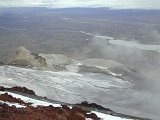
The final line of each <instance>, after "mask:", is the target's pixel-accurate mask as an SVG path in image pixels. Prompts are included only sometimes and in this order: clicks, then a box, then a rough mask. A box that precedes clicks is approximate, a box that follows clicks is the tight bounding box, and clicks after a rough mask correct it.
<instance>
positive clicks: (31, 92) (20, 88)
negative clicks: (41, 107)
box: [6, 86, 36, 95]
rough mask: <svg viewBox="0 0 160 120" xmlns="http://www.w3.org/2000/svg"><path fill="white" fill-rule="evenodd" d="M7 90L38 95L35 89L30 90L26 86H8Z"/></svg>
mask: <svg viewBox="0 0 160 120" xmlns="http://www.w3.org/2000/svg"><path fill="white" fill-rule="evenodd" d="M6 90H10V91H14V92H21V93H25V94H30V95H36V94H35V92H34V91H33V90H29V89H27V88H26V87H19V86H16V87H12V88H6Z"/></svg>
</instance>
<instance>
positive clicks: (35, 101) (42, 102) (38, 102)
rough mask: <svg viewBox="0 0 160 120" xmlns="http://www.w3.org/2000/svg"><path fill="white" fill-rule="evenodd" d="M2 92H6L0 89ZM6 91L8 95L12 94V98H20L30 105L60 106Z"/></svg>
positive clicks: (0, 92)
mask: <svg viewBox="0 0 160 120" xmlns="http://www.w3.org/2000/svg"><path fill="white" fill-rule="evenodd" d="M4 93H6V92H2V91H0V94H4ZM7 93H8V94H9V95H11V96H13V97H14V98H20V99H21V100H22V101H24V102H25V103H32V106H34V107H37V106H49V105H52V106H54V107H61V105H60V104H52V103H49V102H45V101H40V100H36V99H32V98H29V97H25V96H23V95H18V94H15V93H11V92H7Z"/></svg>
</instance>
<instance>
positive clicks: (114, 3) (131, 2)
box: [0, 0, 160, 9]
mask: <svg viewBox="0 0 160 120" xmlns="http://www.w3.org/2000/svg"><path fill="white" fill-rule="evenodd" d="M0 6H1V7H11V6H13V7H23V6H46V7H53V8H68V7H111V8H126V9H127V8H140V9H160V0H0Z"/></svg>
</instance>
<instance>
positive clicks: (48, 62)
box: [9, 47, 78, 72]
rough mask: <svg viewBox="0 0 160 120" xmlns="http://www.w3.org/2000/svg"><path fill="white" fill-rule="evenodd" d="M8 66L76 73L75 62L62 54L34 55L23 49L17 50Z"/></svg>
mask: <svg viewBox="0 0 160 120" xmlns="http://www.w3.org/2000/svg"><path fill="white" fill-rule="evenodd" d="M9 64H10V65H16V66H25V67H28V66H30V67H36V68H38V69H42V70H52V71H62V70H66V71H74V72H76V71H77V69H78V68H77V66H76V65H75V64H76V61H75V60H73V59H71V58H69V57H67V56H64V55H62V54H43V53H40V54H35V53H32V52H30V51H29V50H27V49H26V48H24V47H20V48H18V50H17V52H16V55H15V57H14V58H13V60H11V62H10V63H9Z"/></svg>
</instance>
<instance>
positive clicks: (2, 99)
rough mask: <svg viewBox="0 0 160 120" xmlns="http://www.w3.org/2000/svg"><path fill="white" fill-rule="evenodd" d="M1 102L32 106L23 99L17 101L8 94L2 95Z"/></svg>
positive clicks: (0, 96)
mask: <svg viewBox="0 0 160 120" xmlns="http://www.w3.org/2000/svg"><path fill="white" fill-rule="evenodd" d="M0 100H1V101H4V102H6V101H7V102H10V103H19V104H21V105H30V104H29V103H25V102H23V101H22V100H21V99H16V98H14V97H12V96H11V95H8V94H7V93H4V94H1V95H0Z"/></svg>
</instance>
